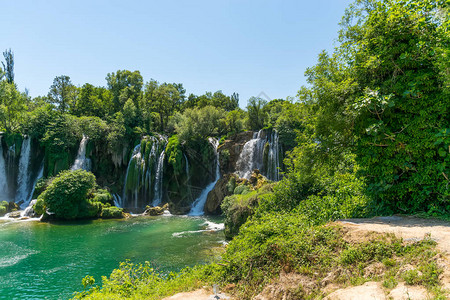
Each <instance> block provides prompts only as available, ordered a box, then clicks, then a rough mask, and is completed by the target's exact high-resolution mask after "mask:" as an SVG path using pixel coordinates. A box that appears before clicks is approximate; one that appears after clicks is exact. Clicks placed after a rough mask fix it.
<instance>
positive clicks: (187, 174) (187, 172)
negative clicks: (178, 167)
mask: <svg viewBox="0 0 450 300" xmlns="http://www.w3.org/2000/svg"><path fill="white" fill-rule="evenodd" d="M183 155H184V159H185V160H186V176H187V177H188V178H189V160H188V158H187V156H186V154H184V153H183Z"/></svg>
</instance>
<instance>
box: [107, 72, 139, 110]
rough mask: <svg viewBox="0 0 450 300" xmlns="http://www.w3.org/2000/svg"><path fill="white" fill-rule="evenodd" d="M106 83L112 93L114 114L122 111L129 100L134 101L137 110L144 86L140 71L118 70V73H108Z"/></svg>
mask: <svg viewBox="0 0 450 300" xmlns="http://www.w3.org/2000/svg"><path fill="white" fill-rule="evenodd" d="M106 82H107V84H108V88H109V90H110V91H111V93H112V101H113V109H114V112H118V111H121V110H122V109H123V106H124V104H125V102H126V101H127V100H128V99H131V100H132V101H133V103H134V105H135V106H136V108H138V107H139V103H138V102H139V97H140V96H141V91H142V86H143V85H144V79H143V78H142V76H141V73H140V72H139V71H134V72H131V71H128V70H118V71H117V72H116V73H114V72H112V73H108V74H107V75H106Z"/></svg>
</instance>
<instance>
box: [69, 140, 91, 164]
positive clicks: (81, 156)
mask: <svg viewBox="0 0 450 300" xmlns="http://www.w3.org/2000/svg"><path fill="white" fill-rule="evenodd" d="M88 142H89V137H87V136H85V135H84V134H83V138H82V139H81V142H80V146H79V148H78V154H77V157H76V159H75V162H74V163H73V166H72V167H71V168H70V169H71V170H79V169H83V170H86V171H90V170H91V160H90V159H89V158H86V146H87V144H88Z"/></svg>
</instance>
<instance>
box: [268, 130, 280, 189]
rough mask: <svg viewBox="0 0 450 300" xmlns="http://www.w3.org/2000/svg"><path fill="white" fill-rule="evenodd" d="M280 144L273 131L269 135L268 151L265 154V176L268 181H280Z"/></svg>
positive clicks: (276, 134)
mask: <svg viewBox="0 0 450 300" xmlns="http://www.w3.org/2000/svg"><path fill="white" fill-rule="evenodd" d="M279 155H280V144H279V136H278V133H277V132H276V131H275V130H273V131H272V134H271V141H270V143H269V150H268V153H267V167H266V176H267V178H269V179H270V180H273V181H279V180H280V172H279V168H280V157H279Z"/></svg>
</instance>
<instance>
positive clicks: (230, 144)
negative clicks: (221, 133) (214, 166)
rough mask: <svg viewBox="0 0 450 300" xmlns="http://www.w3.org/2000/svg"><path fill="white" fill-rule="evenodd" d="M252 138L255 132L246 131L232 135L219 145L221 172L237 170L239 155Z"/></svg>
mask: <svg viewBox="0 0 450 300" xmlns="http://www.w3.org/2000/svg"><path fill="white" fill-rule="evenodd" d="M252 138H253V132H252V131H245V132H241V133H238V134H236V135H234V136H232V137H230V138H229V139H227V140H225V141H224V142H223V144H222V145H220V146H219V148H218V151H219V157H220V173H221V174H227V173H233V172H235V171H236V162H237V161H238V159H239V155H240V154H241V152H242V149H243V148H244V145H245V143H247V142H248V141H249V140H251V139H252Z"/></svg>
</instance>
